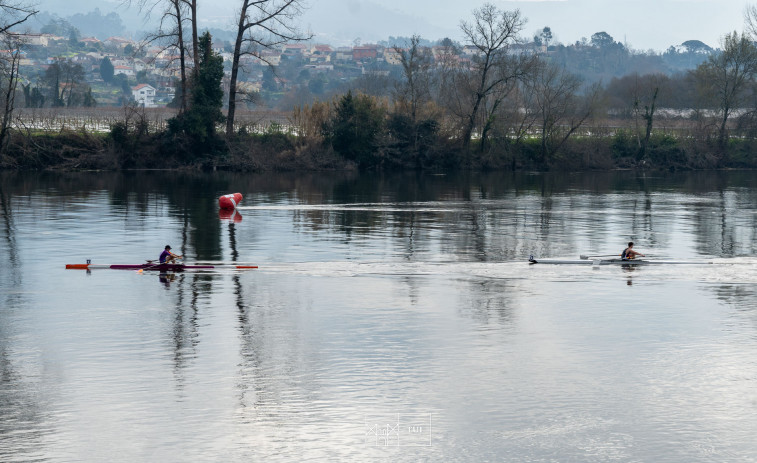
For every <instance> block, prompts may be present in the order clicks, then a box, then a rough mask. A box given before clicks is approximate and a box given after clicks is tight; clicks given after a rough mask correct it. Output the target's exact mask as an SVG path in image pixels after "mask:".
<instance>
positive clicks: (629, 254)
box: [620, 241, 646, 260]
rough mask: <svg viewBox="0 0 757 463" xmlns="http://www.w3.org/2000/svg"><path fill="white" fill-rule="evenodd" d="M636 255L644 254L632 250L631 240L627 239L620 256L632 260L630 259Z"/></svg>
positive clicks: (642, 255)
mask: <svg viewBox="0 0 757 463" xmlns="http://www.w3.org/2000/svg"><path fill="white" fill-rule="evenodd" d="M636 256H641V257H646V256H645V255H644V254H642V253H640V252H636V251H634V250H633V241H629V243H628V247H627V248H625V249H624V250H623V252H622V253H621V254H620V258H621V259H623V260H632V259H635V258H636Z"/></svg>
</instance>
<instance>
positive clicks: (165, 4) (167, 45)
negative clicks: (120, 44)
mask: <svg viewBox="0 0 757 463" xmlns="http://www.w3.org/2000/svg"><path fill="white" fill-rule="evenodd" d="M133 1H134V2H136V3H137V5H138V7H139V10H140V11H142V12H144V14H145V18H146V19H149V18H150V17H151V16H152V15H153V14H154V13H155V11H158V12H159V14H160V22H159V23H158V28H157V30H155V31H153V32H150V33H148V34H147V36H146V37H145V40H144V42H143V46H146V45H151V44H156V45H158V46H160V47H162V52H164V53H173V51H174V50H178V52H179V74H180V82H179V85H180V86H181V101H180V103H179V110H180V111H181V112H183V111H186V109H187V101H188V95H189V79H188V77H187V60H188V59H189V54H190V53H189V50H188V48H187V42H186V40H187V37H186V32H185V31H186V28H187V27H192V28H193V37H192V41H193V44H192V47H193V49H194V50H195V53H194V56H195V59H196V56H197V53H196V48H197V31H196V20H195V18H196V16H193V10H191V7H192V4H191V3H190V0H123V3H124V4H125V5H131V4H132V2H133ZM192 1H193V0H192ZM188 22H189V26H187V23H188ZM174 63H175V60H174V59H173V58H171V59H170V60H169V61H168V64H167V66H171V65H173V64H174ZM194 69H197V64H196V63H195V66H194Z"/></svg>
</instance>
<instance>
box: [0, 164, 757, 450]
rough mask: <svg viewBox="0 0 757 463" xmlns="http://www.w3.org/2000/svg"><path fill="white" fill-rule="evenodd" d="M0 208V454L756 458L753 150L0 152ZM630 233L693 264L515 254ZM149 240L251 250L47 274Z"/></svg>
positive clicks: (148, 245)
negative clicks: (25, 156) (730, 165)
mask: <svg viewBox="0 0 757 463" xmlns="http://www.w3.org/2000/svg"><path fill="white" fill-rule="evenodd" d="M235 192H239V193H242V194H243V196H244V200H243V202H242V203H241V206H240V208H239V210H238V211H237V212H238V214H237V215H236V216H233V217H228V216H224V215H222V214H219V210H218V197H219V196H220V195H222V194H227V193H235ZM0 206H1V208H0V461H4V462H27V461H40V462H70V461H84V462H88V461H92V462H99V461H113V462H136V461H161V462H173V461H175V462H185V461H231V462H247V461H371V462H373V461H433V462H438V461H451V462H471V461H513V462H556V461H559V462H570V461H574V462H607V461H613V462H651V461H654V462H658V463H659V462H682V463H683V462H700V461H701V462H726V461H734V462H735V461H754V459H755V455H757V440H755V438H754V436H755V434H757V420H755V419H754V417H755V416H756V415H757V286H756V285H755V284H756V283H757V258H755V257H753V256H754V255H755V226H757V174H756V173H755V172H752V171H731V172H697V173H677V174H650V173H646V174H642V173H634V172H613V173H595V174H528V173H519V174H513V173H489V174H459V175H452V174H450V175H429V174H415V173H404V174H383V175H381V174H357V173H322V174H319V173H315V174H262V175H235V174H220V173H219V174H213V175H210V174H208V175H200V174H182V173H175V172H138V173H127V174H114V173H98V172H87V173H0ZM628 241H634V242H635V243H636V249H637V250H638V251H640V252H643V253H645V254H647V256H649V257H650V258H653V259H665V260H667V259H673V260H690V261H697V262H712V263H707V264H695V265H669V266H665V265H660V266H649V267H637V268H623V267H620V266H592V265H580V266H575V265H558V266H548V265H540V264H537V265H529V264H528V263H527V259H528V256H529V255H534V256H536V257H537V258H570V259H576V258H578V256H579V254H596V255H604V254H617V253H620V251H622V249H623V248H624V247H625V245H626V243H627V242H628ZM166 244H170V245H171V246H172V248H173V250H174V252H177V253H179V254H183V255H184V256H185V261H186V262H197V261H211V262H236V263H242V262H244V263H253V264H255V265H258V267H259V268H258V269H255V270H239V271H237V270H227V269H217V270H211V271H196V272H189V271H188V272H183V273H175V274H172V273H167V274H161V273H159V272H152V271H145V272H141V273H140V272H136V271H131V270H100V269H94V270H91V271H86V270H66V269H65V265H66V264H74V263H85V262H86V261H87V260H88V259H89V260H90V261H91V262H92V263H95V264H116V263H142V262H144V261H145V260H146V259H156V258H157V257H158V254H160V252H161V251H162V249H163V247H164V246H165V245H166Z"/></svg>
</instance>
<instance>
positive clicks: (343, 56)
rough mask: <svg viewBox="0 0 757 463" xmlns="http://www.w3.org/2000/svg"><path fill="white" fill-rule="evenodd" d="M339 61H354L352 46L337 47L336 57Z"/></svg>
mask: <svg viewBox="0 0 757 463" xmlns="http://www.w3.org/2000/svg"><path fill="white" fill-rule="evenodd" d="M334 59H335V60H337V61H352V48H350V47H339V48H337V49H336V56H335V57H334Z"/></svg>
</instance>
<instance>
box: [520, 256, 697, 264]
mask: <svg viewBox="0 0 757 463" xmlns="http://www.w3.org/2000/svg"><path fill="white" fill-rule="evenodd" d="M528 263H530V264H557V265H707V264H711V263H712V262H695V261H673V260H645V259H618V258H615V259H593V260H592V259H576V260H572V259H566V260H560V259H538V260H537V259H534V257H533V256H531V257H529V258H528Z"/></svg>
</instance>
